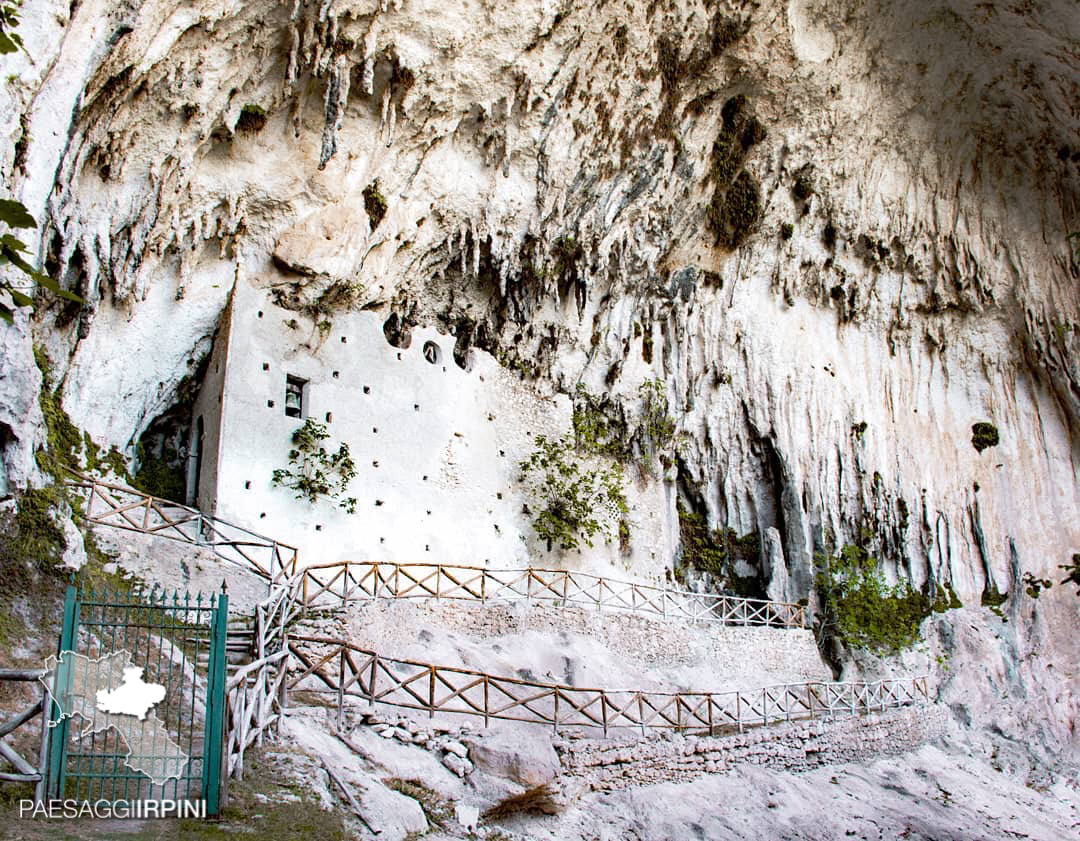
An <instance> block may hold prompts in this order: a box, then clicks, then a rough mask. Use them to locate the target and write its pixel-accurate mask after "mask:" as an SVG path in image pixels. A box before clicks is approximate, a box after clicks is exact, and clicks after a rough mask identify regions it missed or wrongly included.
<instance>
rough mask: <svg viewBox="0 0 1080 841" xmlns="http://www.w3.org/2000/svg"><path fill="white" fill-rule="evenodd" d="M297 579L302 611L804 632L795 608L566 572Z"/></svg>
mask: <svg viewBox="0 0 1080 841" xmlns="http://www.w3.org/2000/svg"><path fill="white" fill-rule="evenodd" d="M350 571H351V572H352V573H353V574H352V575H350V574H349V572H350ZM302 575H303V576H304V585H303V589H304V598H303V606H304V607H305V608H319V607H330V606H334V605H344V604H347V603H348V602H349V601H354V600H362V599H377V598H399V599H432V598H433V599H466V600H467V599H475V600H479V601H494V600H519V599H525V600H530V601H540V602H551V603H555V604H559V605H584V606H588V607H595V608H597V609H600V610H603V609H610V610H613V611H625V612H631V613H643V614H647V615H651V616H659V617H664V618H668V619H678V620H687V619H688V620H690V621H694V622H704V623H717V624H723V625H759V626H763V627H769V628H805V627H806V615H805V608H804V607H803V606H802V605H797V604H790V603H787V602H771V601H764V600H760V599H742V598H737V597H735V596H726V595H719V594H702V593H693V592H690V591H685V590H671V589H668V588H665V587H653V586H650V585H646V584H638V583H636V582H631V581H619V580H615V579H609V578H602V577H599V576H595V575H590V574H588V573H583V572H572V571H568V570H551V569H538V568H528V569H522V570H514V569H488V568H486V567H477V566H457V565H450V564H430V563H417V564H408V563H391V562H386V561H339V562H337V563H332V564H318V565H315V566H309V567H307V568H305V569H304V570H303V572H302Z"/></svg>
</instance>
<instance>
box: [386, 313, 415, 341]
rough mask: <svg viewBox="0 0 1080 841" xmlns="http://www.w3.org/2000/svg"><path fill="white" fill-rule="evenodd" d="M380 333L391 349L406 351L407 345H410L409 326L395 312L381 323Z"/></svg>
mask: <svg viewBox="0 0 1080 841" xmlns="http://www.w3.org/2000/svg"><path fill="white" fill-rule="evenodd" d="M382 331H383V335H384V336H386V341H387V342H389V343H390V344H391V345H392V346H393V347H396V348H401V349H402V350H407V349H408V347H409V345H411V344H412V333H411V332H410V330H409V326H408V325H407V324H406V323H405V322H404V321H403V320H402V318H401V316H399V315H398V314H397V313H396V312H392V313H390V317H389V318H388V319H386V321H384V322H383V326H382Z"/></svg>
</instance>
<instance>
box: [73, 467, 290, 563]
mask: <svg viewBox="0 0 1080 841" xmlns="http://www.w3.org/2000/svg"><path fill="white" fill-rule="evenodd" d="M67 485H68V487H70V488H72V489H73V490H75V491H76V492H79V493H82V494H84V496H85V499H86V505H85V510H84V514H83V516H84V518H85V520H86V522H87V523H90V524H94V525H104V526H111V527H114V528H120V529H126V530H128V531H136V532H141V533H143V534H146V535H150V536H152V537H163V538H167V539H170V540H176V541H180V542H183V543H190V544H192V545H196V546H200V547H203V548H206V549H209V550H211V551H212V552H214V553H215V554H216V555H217V556H218V557H220V558H221V559H222V560H224V561H228V562H230V563H233V564H236V565H238V566H241V567H244V568H246V569H248V570H250V571H251V572H254V573H255V574H256V575H258V576H259V577H261V578H265V579H268V580H270V581H271V582H279V581H283V580H286V579H288V578H290V577H292V576H294V575H295V574H296V571H297V551H296V548H295V547H293V546H289V545H287V544H284V543H281V542H280V541H277V540H274V539H272V538H269V537H265V536H264V535H261V534H258V533H257V532H254V531H251V530H250V529H246V528H244V527H243V526H238V525H236V524H235V523H230V522H228V521H227V520H223V519H221V518H219V517H212V516H209V515H206V514H203V513H202V512H201V511H199V510H198V509H195V508H190V507H188V506H186V505H180V504H179V503H175V502H170V501H168V500H165V499H160V498H158V497H155V496H151V495H150V494H146V493H143V492H142V491H138V490H136V489H134V488H130V487H125V486H124V485H117V484H113V483H111V482H103V481H101V480H100V479H96V478H94V477H90V476H85V475H83V474H81V473H75V472H72V473H71V478H70V479H69V480H68V481H67Z"/></svg>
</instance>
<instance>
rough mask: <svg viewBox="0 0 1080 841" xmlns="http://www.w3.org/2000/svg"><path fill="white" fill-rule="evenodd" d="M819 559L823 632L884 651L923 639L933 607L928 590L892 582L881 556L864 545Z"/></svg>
mask: <svg viewBox="0 0 1080 841" xmlns="http://www.w3.org/2000/svg"><path fill="white" fill-rule="evenodd" d="M815 561H816V569H815V574H814V585H815V587H816V589H817V593H818V599H819V602H820V604H821V616H820V619H819V634H820V635H823V636H834V637H837V638H839V639H840V641H841V642H842V643H843V644H844V645H845V646H847V647H849V648H862V649H867V650H870V651H874V652H877V653H882V654H888V653H893V652H896V651H899V650H900V649H903V648H908V647H910V646H911V645H913V644H914V643H915V642H916V641H917V640H918V639H919V625H920V623H921V622H922V620H923V619H925V618H926V617H927V616H929V615H930V612H931V610H932V608H933V605H932V603H931V601H930V599H929V598H928V597H927V596H926V595H925V594H923V593H920V592H919V591H917V590H914V589H912V587H911V585H910V584H909V583H908V582H906V581H901V582H899V583H897V584H891V585H890V584H888V583H887V582H886V581H885V577H884V576H883V575H882V573H881V571H880V569H879V563H878V560H877V558H873V557H871V556H870V555H868V554H867V552H866V550H864V549H862V548H861V547H859V546H845V547H844V548H843V549H842V550H841V551H840V554H839V555H827V554H818V555H817V556H816V558H815Z"/></svg>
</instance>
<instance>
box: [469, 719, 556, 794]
mask: <svg viewBox="0 0 1080 841" xmlns="http://www.w3.org/2000/svg"><path fill="white" fill-rule="evenodd" d="M467 744H468V746H469V759H471V760H472V762H473V764H474V765H475V766H476V767H477V768H479V769H481V770H482V771H486V772H487V773H489V774H492V775H493V776H496V777H504V778H506V779H508V780H513V781H514V782H515V783H518V784H520V785H522V786H524V787H525V788H526V789H530V788H536V787H537V786H542V785H544V784H545V783H548V782H550V781H551V780H553V779H555V777H557V776H558V774H559V769H560V764H559V756H558V754H557V753H555V747H554V746H553V745H552V743H551V738H550V737H548V736H547V735H542V736H534V735H532V734H530V736H529V738H527V739H523V738H521V735H520V734H519V733H513V732H512V731H497V730H496V731H489V732H487V733H485V734H484V735H483V736H475V737H472V738H470V739H468V740H467Z"/></svg>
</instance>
